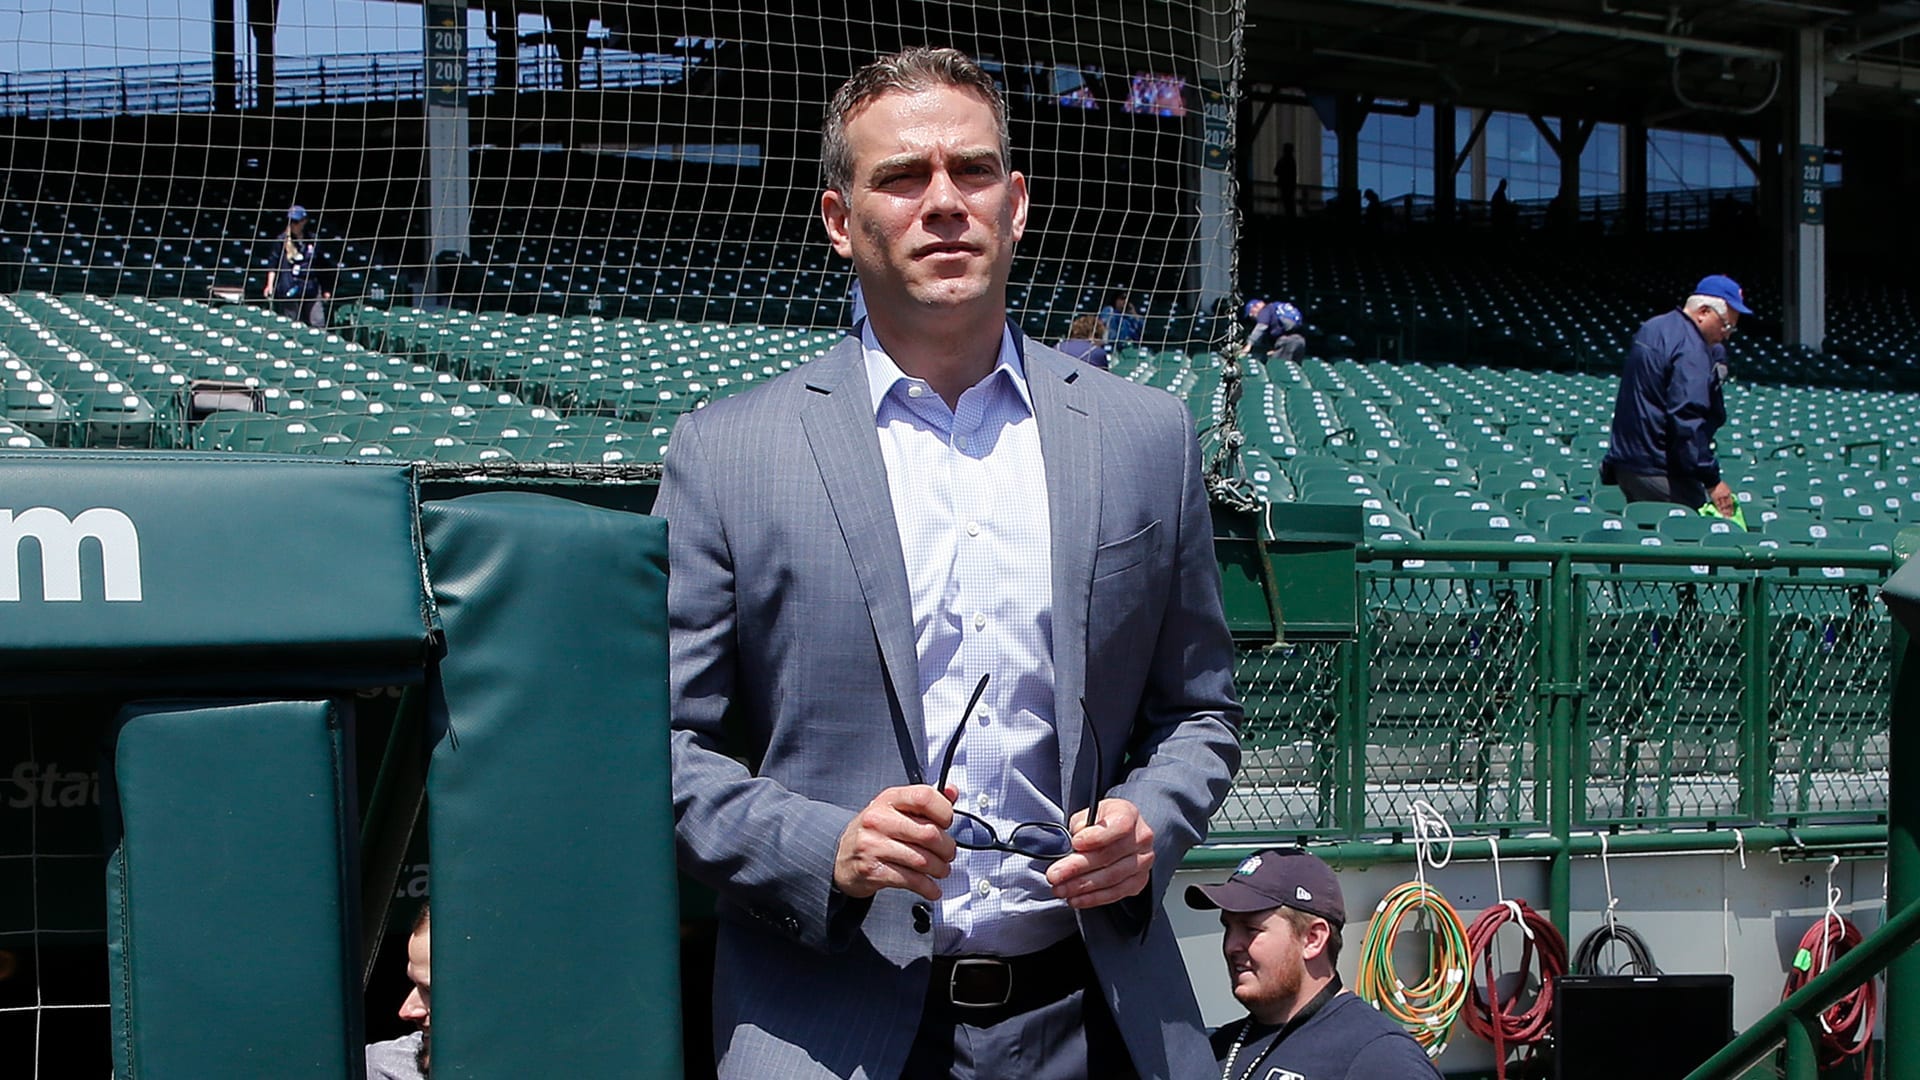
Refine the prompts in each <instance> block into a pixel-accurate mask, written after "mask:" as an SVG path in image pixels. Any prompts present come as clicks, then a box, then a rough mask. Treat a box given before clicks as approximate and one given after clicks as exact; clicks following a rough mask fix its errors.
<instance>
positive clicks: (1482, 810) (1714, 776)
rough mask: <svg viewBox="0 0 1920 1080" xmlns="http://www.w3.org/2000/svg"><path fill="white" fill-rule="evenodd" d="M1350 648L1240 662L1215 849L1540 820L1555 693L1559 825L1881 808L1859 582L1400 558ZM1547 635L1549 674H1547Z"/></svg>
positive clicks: (1873, 666)
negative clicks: (1230, 777) (1559, 671)
mask: <svg viewBox="0 0 1920 1080" xmlns="http://www.w3.org/2000/svg"><path fill="white" fill-rule="evenodd" d="M1359 575H1360V576H1359V582H1358V585H1357V587H1358V588H1359V590H1360V595H1361V599H1362V604H1363V611H1364V612H1365V614H1364V615H1363V618H1362V625H1361V626H1360V628H1359V633H1358V635H1357V637H1356V638H1355V640H1353V641H1343V642H1328V641H1321V642H1304V643H1295V644H1293V645H1291V646H1289V647H1284V648H1275V649H1256V650H1249V651H1246V652H1243V653H1242V654H1241V656H1240V658H1239V667H1238V682H1239V687H1240V692H1241V694H1242V701H1243V704H1244V706H1245V708H1246V716H1247V719H1246V728H1245V733H1244V738H1243V747H1244V750H1245V758H1244V762H1243V765H1242V770H1241V774H1240V776H1239V778H1238V779H1237V780H1236V782H1235V786H1234V788H1233V790H1232V792H1231V793H1230V794H1229V796H1228V798H1227V801H1226V803H1225V805H1223V806H1222V808H1221V810H1220V812H1219V813H1218V814H1217V815H1216V817H1215V820H1214V833H1215V836H1216V838H1222V837H1225V836H1229V835H1235V834H1238V835H1242V836H1246V835H1255V834H1264V835H1272V836H1282V837H1296V836H1297V837H1320V838H1332V837H1341V836H1360V835H1368V834H1372V835H1379V834H1386V833H1392V832H1396V831H1400V830H1403V829H1404V828H1405V823H1406V822H1407V821H1408V815H1409V807H1410V806H1411V804H1412V803H1413V801H1414V800H1424V801H1426V802H1428V803H1430V804H1431V805H1433V806H1434V808H1435V809H1437V810H1438V811H1439V812H1440V813H1441V814H1442V815H1444V816H1445V817H1446V818H1447V819H1448V820H1449V821H1450V822H1452V823H1454V824H1455V826H1456V827H1458V828H1461V829H1463V830H1474V831H1486V830H1491V829H1514V830H1524V831H1533V830H1539V829H1542V828H1544V827H1545V826H1546V822H1547V819H1548V808H1549V806H1551V805H1552V799H1553V798H1554V796H1553V794H1552V793H1551V792H1550V790H1549V781H1550V764H1549V762H1550V754H1551V751H1552V749H1553V745H1554V738H1555V735H1554V725H1555V722H1556V721H1555V713H1554V711H1553V703H1554V701H1555V699H1556V696H1557V695H1562V694H1564V695H1565V696H1567V697H1568V698H1570V700H1571V705H1570V707H1569V708H1568V709H1567V710H1566V714H1565V715H1566V716H1567V717H1568V721H1567V728H1566V731H1565V732H1564V736H1565V738H1566V739H1567V742H1568V745H1569V747H1570V749H1571V753H1570V755H1569V770H1570V775H1569V781H1570V790H1569V791H1567V792H1566V793H1565V797H1566V798H1567V799H1568V800H1569V805H1570V806H1571V808H1572V814H1571V817H1572V821H1573V823H1574V824H1575V825H1576V826H1577V827H1609V826H1616V825H1620V826H1632V827H1686V826H1693V825H1703V824H1706V823H1709V822H1714V823H1734V822H1741V821H1767V822H1796V821H1807V820H1814V819H1821V818H1862V817H1871V816H1872V815H1875V814H1878V813H1882V812H1884V810H1885V808H1886V805H1887V731H1888V705H1887V703H1888V696H1889V693H1890V689H1891V688H1890V681H1889V680H1890V674H1891V665H1892V660H1893V655H1892V629H1891V622H1890V620H1889V618H1888V616H1887V614H1886V610H1885V608H1884V606H1883V605H1881V604H1880V602H1879V600H1878V598H1877V591H1878V583H1879V581H1880V580H1881V579H1882V578H1883V577H1884V575H1883V574H1882V573H1880V572H1876V571H1865V570H1847V571H1831V570H1829V571H1822V570H1817V569H1816V570H1801V571H1797V572H1788V571H1784V570H1779V571H1762V572H1758V573H1756V572H1751V571H1739V570H1733V569H1730V568H1726V567H1718V568H1714V567H1708V566H1626V567H1617V566H1614V567H1608V566H1599V565H1591V564H1589V565H1580V564H1576V565H1575V567H1574V573H1573V575H1572V585H1573V587H1572V593H1571V596H1570V598H1569V599H1568V600H1565V601H1562V602H1561V603H1558V604H1556V603H1555V602H1554V601H1553V599H1552V598H1553V597H1554V595H1555V594H1554V590H1553V588H1552V578H1551V572H1550V565H1549V564H1548V563H1545V562H1539V563H1533V564H1518V563H1516V564H1513V565H1511V566H1508V565H1500V564H1490V563H1466V562H1463V563H1457V564H1449V563H1440V562H1433V561H1427V562H1421V561H1419V560H1413V559H1408V560H1405V561H1403V562H1402V563H1401V564H1399V565H1395V566H1392V567H1389V566H1387V565H1386V564H1381V565H1379V566H1363V567H1362V568H1361V570H1360V572H1359ZM1556 642H1564V643H1565V646H1566V649H1567V650H1568V652H1569V653H1570V654H1571V670H1570V674H1571V681H1570V682H1568V683H1566V684H1564V685H1563V684H1560V683H1555V682H1553V681H1552V672H1551V666H1550V661H1549V655H1550V652H1551V650H1552V648H1553V646H1554V645H1555V643H1556Z"/></svg>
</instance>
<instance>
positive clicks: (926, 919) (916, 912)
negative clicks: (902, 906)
mask: <svg viewBox="0 0 1920 1080" xmlns="http://www.w3.org/2000/svg"><path fill="white" fill-rule="evenodd" d="M932 930H933V908H931V907H929V906H928V905H927V904H925V903H919V904H915V905H913V932H914V933H916V934H925V933H930V932H932Z"/></svg>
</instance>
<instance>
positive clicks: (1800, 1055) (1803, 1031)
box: [1787, 1016, 1820, 1080]
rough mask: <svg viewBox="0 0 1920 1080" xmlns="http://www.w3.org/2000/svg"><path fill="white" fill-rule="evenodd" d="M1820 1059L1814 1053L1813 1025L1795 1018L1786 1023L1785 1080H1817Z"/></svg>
mask: <svg viewBox="0 0 1920 1080" xmlns="http://www.w3.org/2000/svg"><path fill="white" fill-rule="evenodd" d="M1819 1078H1820V1057H1819V1055H1818V1054H1816V1053H1815V1052H1814V1045H1813V1025H1812V1024H1809V1023H1807V1022H1806V1021H1805V1020H1803V1019H1801V1018H1800V1017H1798V1016H1796V1017H1794V1018H1793V1019H1792V1020H1789V1021H1788V1022H1787V1080H1819Z"/></svg>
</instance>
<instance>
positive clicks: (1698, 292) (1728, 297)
mask: <svg viewBox="0 0 1920 1080" xmlns="http://www.w3.org/2000/svg"><path fill="white" fill-rule="evenodd" d="M1693 293H1694V295H1695V296H1717V297H1719V298H1720V299H1722V300H1725V301H1726V302H1727V306H1728V307H1730V308H1732V309H1733V310H1735V311H1737V312H1739V313H1740V314H1742V315H1751V314H1753V309H1752V308H1750V307H1748V306H1747V294H1746V293H1744V292H1741V291H1740V283H1739V282H1737V281H1735V280H1733V279H1732V278H1730V277H1728V276H1727V275H1725V274H1708V275H1707V276H1706V277H1703V278H1701V279H1700V284H1698V285H1695V286H1694V287H1693Z"/></svg>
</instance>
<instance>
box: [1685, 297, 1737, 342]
mask: <svg viewBox="0 0 1920 1080" xmlns="http://www.w3.org/2000/svg"><path fill="white" fill-rule="evenodd" d="M1695 311H1697V315H1695V317H1693V321H1695V323H1699V334H1701V336H1703V338H1707V344H1715V346H1716V344H1724V342H1726V338H1730V336H1734V327H1738V325H1740V311H1734V309H1732V307H1728V309H1726V315H1722V313H1718V311H1715V309H1713V307H1707V306H1705V304H1701V306H1699V307H1695Z"/></svg>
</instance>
